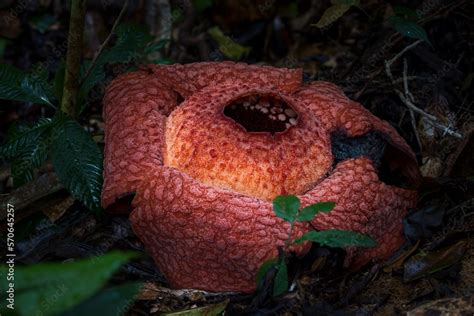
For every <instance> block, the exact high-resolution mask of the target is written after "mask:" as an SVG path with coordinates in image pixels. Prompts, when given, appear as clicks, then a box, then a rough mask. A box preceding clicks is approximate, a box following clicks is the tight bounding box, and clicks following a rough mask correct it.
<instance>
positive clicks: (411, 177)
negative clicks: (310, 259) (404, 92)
mask: <svg viewBox="0 0 474 316" xmlns="http://www.w3.org/2000/svg"><path fill="white" fill-rule="evenodd" d="M104 120H105V124H106V139H105V143H106V146H105V164H104V165H105V171H104V188H103V193H102V205H103V206H104V207H109V208H110V207H111V206H113V205H115V204H116V202H117V200H119V199H120V198H121V197H124V196H126V195H128V194H130V193H135V198H134V200H133V207H134V210H133V212H132V213H131V215H130V220H131V222H132V226H133V229H134V231H135V233H136V234H137V235H138V237H139V238H140V239H141V240H142V241H143V242H144V244H145V247H146V249H147V250H148V252H149V253H150V254H151V255H152V257H153V258H154V260H155V262H156V263H157V265H158V266H159V268H160V270H161V271H162V272H163V273H164V274H165V275H166V277H167V278H168V280H169V281H170V283H171V285H172V286H174V287H187V288H199V289H205V290H211V291H242V292H251V291H253V290H254V289H255V274H256V271H257V269H258V268H259V266H260V265H261V264H262V263H263V262H264V261H265V260H267V259H269V258H273V257H276V256H277V247H278V246H282V245H283V244H284V242H285V240H286V239H287V237H288V229H289V224H288V223H286V222H284V221H283V220H281V219H279V218H277V217H276V216H275V215H274V213H273V211H272V205H271V201H272V199H273V198H274V197H275V196H277V195H280V194H295V195H298V197H299V198H300V199H301V201H302V206H305V205H308V204H312V203H316V202H320V201H334V202H336V207H335V209H334V210H333V211H332V212H331V213H329V214H321V215H318V217H317V219H316V220H314V221H313V222H312V223H311V224H312V226H314V227H316V228H317V229H320V230H324V229H334V228H337V229H346V230H353V231H356V232H360V233H364V234H369V235H370V236H372V237H373V238H375V239H376V240H377V241H378V246H377V247H376V248H373V249H369V250H367V249H356V248H351V249H348V255H347V259H346V264H348V265H350V264H356V265H361V264H364V263H366V262H368V261H369V260H370V259H384V258H386V257H387V256H389V255H390V254H392V253H393V252H394V251H395V250H396V249H397V248H398V247H399V246H400V245H401V243H402V241H403V238H402V218H403V216H404V215H405V214H406V212H407V209H408V208H411V207H414V206H415V200H416V191H414V190H409V189H402V188H399V187H396V186H393V185H387V184H385V183H384V182H382V181H380V180H379V176H378V169H377V163H376V162H375V161H374V158H373V157H371V156H370V155H365V154H363V153H362V154H360V155H352V156H351V157H346V159H341V160H338V161H336V160H335V157H334V148H332V147H333V146H332V143H331V135H333V134H334V133H339V134H343V135H345V137H348V138H353V139H357V138H358V137H360V136H363V135H367V134H370V133H372V134H374V133H375V134H377V135H379V136H380V137H381V138H382V139H384V141H385V142H386V143H387V149H386V151H387V152H389V154H388V155H386V157H385V158H384V159H385V160H386V161H387V163H388V166H389V168H390V169H392V170H397V171H396V172H398V173H399V174H400V175H404V176H405V178H406V181H407V183H409V184H412V185H413V184H416V183H417V181H418V177H419V175H418V169H417V166H416V161H415V157H414V154H413V152H412V151H411V149H410V148H409V146H408V145H407V144H406V142H405V141H404V140H403V139H402V138H401V137H400V136H399V135H398V134H397V133H396V131H395V130H394V129H393V128H392V127H391V126H389V125H388V124H387V123H385V122H383V121H381V120H379V119H378V118H376V117H375V116H373V115H372V114H371V113H370V112H368V111H367V110H365V109H364V108H363V107H362V106H361V105H360V104H358V103H355V102H353V101H351V100H349V99H348V98H346V97H345V96H344V94H343V93H342V91H341V90H340V89H339V88H338V87H337V86H336V85H334V84H331V83H328V82H313V83H311V84H303V82H302V72H301V70H296V69H278V68H272V67H263V66H253V65H246V64H239V63H231V62H222V63H196V64H188V65H171V66H155V65H152V66H146V67H144V68H142V69H141V70H139V71H137V72H133V73H129V74H125V75H122V76H120V77H119V78H117V79H116V80H114V81H113V82H112V84H111V85H110V86H109V87H108V90H107V93H106V96H105V100H104ZM374 147H375V146H374ZM310 229H312V227H311V225H310V224H308V223H298V224H297V225H296V227H295V231H294V236H295V237H298V236H301V235H302V234H303V233H305V232H307V231H308V230H310ZM309 246H310V245H309V243H306V244H303V245H302V246H299V247H294V248H292V249H290V250H291V251H295V252H296V253H298V254H304V253H305V252H306V251H307V250H308V248H309Z"/></svg>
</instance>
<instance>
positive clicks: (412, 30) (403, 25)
mask: <svg viewBox="0 0 474 316" xmlns="http://www.w3.org/2000/svg"><path fill="white" fill-rule="evenodd" d="M388 21H389V22H390V24H391V25H392V27H393V28H394V29H395V30H396V31H397V32H399V33H400V34H402V35H404V36H407V37H411V38H416V39H421V40H423V41H425V42H427V43H428V44H430V45H431V42H430V40H429V39H428V34H426V31H425V30H424V29H423V28H422V27H421V26H420V25H418V24H417V23H416V22H413V21H409V20H407V19H404V18H402V17H399V16H391V17H389V18H388Z"/></svg>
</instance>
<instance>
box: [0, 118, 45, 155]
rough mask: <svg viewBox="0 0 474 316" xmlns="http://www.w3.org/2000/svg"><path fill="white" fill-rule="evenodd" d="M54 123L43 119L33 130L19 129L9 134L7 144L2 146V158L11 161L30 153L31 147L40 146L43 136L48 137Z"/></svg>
mask: <svg viewBox="0 0 474 316" xmlns="http://www.w3.org/2000/svg"><path fill="white" fill-rule="evenodd" d="M52 125H53V123H52V121H51V119H48V118H42V119H40V120H39V121H38V123H36V125H35V126H33V127H31V128H26V127H17V128H16V129H12V130H11V132H10V133H9V138H8V141H7V143H6V144H4V145H3V146H0V158H3V159H7V160H11V159H14V158H16V157H17V156H18V155H20V154H21V153H23V152H24V151H28V150H29V148H31V146H33V145H35V144H38V141H39V139H40V137H42V135H47V134H48V132H49V129H50V128H51V127H52Z"/></svg>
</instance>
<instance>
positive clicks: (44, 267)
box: [0, 252, 136, 315]
mask: <svg viewBox="0 0 474 316" xmlns="http://www.w3.org/2000/svg"><path fill="white" fill-rule="evenodd" d="M133 257H136V254H135V253H121V252H110V253H108V254H106V255H103V256H101V257H93V258H88V259H82V260H78V261H75V262H69V263H39V264H35V265H31V266H23V267H22V266H17V267H15V309H16V311H17V312H18V314H20V315H38V314H41V315H57V314H59V313H61V312H64V311H66V310H68V309H70V308H72V307H73V306H76V305H77V304H79V303H80V302H82V301H84V300H85V299H87V298H89V297H91V296H92V295H94V293H96V292H97V291H98V290H99V289H100V288H101V287H103V286H104V284H105V283H106V282H107V280H108V279H109V278H110V277H111V276H112V274H113V273H114V272H115V271H117V270H118V268H120V266H121V265H123V264H124V263H125V262H127V261H129V260H130V259H131V258H133ZM7 270H8V268H7V266H5V265H2V266H1V267H0V272H1V274H2V275H6V273H7ZM0 288H1V297H2V301H3V302H5V299H6V290H7V283H6V282H2V283H1V284H0Z"/></svg>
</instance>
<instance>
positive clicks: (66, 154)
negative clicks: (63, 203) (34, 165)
mask: <svg viewBox="0 0 474 316" xmlns="http://www.w3.org/2000/svg"><path fill="white" fill-rule="evenodd" d="M56 120H57V121H58V124H56V125H55V127H54V130H55V132H54V138H53V143H52V161H53V166H54V168H55V170H56V173H57V175H58V177H59V179H60V180H61V182H62V184H63V185H64V186H65V187H66V188H67V189H68V190H69V192H71V194H72V195H73V196H74V197H75V198H76V199H78V200H80V201H81V202H83V203H84V205H86V206H87V207H88V208H89V209H90V210H94V211H97V210H100V192H101V188H102V153H101V151H100V149H99V147H98V146H97V144H96V143H95V142H94V141H93V140H92V138H91V136H90V135H89V134H88V133H87V132H86V131H85V130H84V129H83V128H82V127H81V125H79V123H77V122H76V121H74V120H72V119H70V118H67V117H64V116H61V117H58V118H57V119H56Z"/></svg>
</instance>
